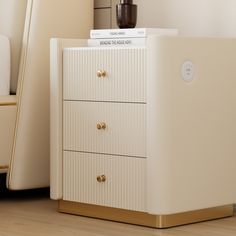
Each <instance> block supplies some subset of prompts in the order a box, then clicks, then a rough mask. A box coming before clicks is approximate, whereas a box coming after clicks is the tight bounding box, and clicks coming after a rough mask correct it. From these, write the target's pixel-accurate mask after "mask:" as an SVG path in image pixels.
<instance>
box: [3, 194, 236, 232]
mask: <svg viewBox="0 0 236 236" xmlns="http://www.w3.org/2000/svg"><path fill="white" fill-rule="evenodd" d="M12 235H17V236H47V235H50V236H54V235H55V236H62V235H63V236H64V235H66V236H76V235H79V236H111V235H112V236H120V235H124V236H133V235H134V236H210V235H214V236H235V235H236V217H231V218H225V219H221V220H215V221H208V222H203V223H198V224H192V225H186V226H181V227H175V228H171V229H165V230H157V229H152V228H146V227H140V226H134V225H128V224H122V223H116V222H109V221H103V220H96V219H91V218H86V217H79V216H73V215H68V214H62V213H58V212H57V202H55V201H52V200H50V199H49V197H47V196H40V197H35V196H34V197H30V196H29V197H20V198H19V197H13V198H11V197H9V198H8V197H5V198H1V197H0V236H12Z"/></svg>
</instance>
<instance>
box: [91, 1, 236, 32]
mask: <svg viewBox="0 0 236 236" xmlns="http://www.w3.org/2000/svg"><path fill="white" fill-rule="evenodd" d="M104 2H106V4H105V5H106V6H104V5H103V6H102V7H103V9H101V8H100V9H98V8H97V9H96V10H95V13H96V12H97V13H96V14H95V22H96V24H95V26H96V28H109V27H112V28H116V22H115V5H116V3H117V2H119V1H118V0H95V3H96V4H100V5H101V3H104ZM134 3H136V4H138V23H137V27H174V28H178V29H179V30H180V33H181V34H184V35H223V36H236V14H235V9H236V1H235V0H197V1H196V0H134ZM105 9H106V13H105V11H104V10H105ZM99 11H100V13H101V14H98V12H99ZM102 11H103V13H102Z"/></svg>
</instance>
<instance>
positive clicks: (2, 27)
mask: <svg viewBox="0 0 236 236" xmlns="http://www.w3.org/2000/svg"><path fill="white" fill-rule="evenodd" d="M26 5H27V0H0V34H3V35H6V36H7V37H8V38H9V39H10V42H11V83H10V87H11V93H16V87H17V80H18V71H19V63H20V54H21V46H22V38H23V29H24V23H25V15H26Z"/></svg>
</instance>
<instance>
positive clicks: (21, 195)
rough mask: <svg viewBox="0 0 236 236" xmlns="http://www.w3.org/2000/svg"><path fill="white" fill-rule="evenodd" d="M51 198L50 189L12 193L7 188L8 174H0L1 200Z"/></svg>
mask: <svg viewBox="0 0 236 236" xmlns="http://www.w3.org/2000/svg"><path fill="white" fill-rule="evenodd" d="M33 198H37V199H38V198H50V189H49V188H40V189H30V190H18V191H11V190H8V189H7V188H6V174H0V200H4V199H13V200H14V199H22V200H23V199H24V200H27V199H33Z"/></svg>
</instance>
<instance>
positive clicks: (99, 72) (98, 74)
mask: <svg viewBox="0 0 236 236" xmlns="http://www.w3.org/2000/svg"><path fill="white" fill-rule="evenodd" d="M106 76H107V72H106V71H105V70H98V71H97V77H98V78H104V77H106Z"/></svg>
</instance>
